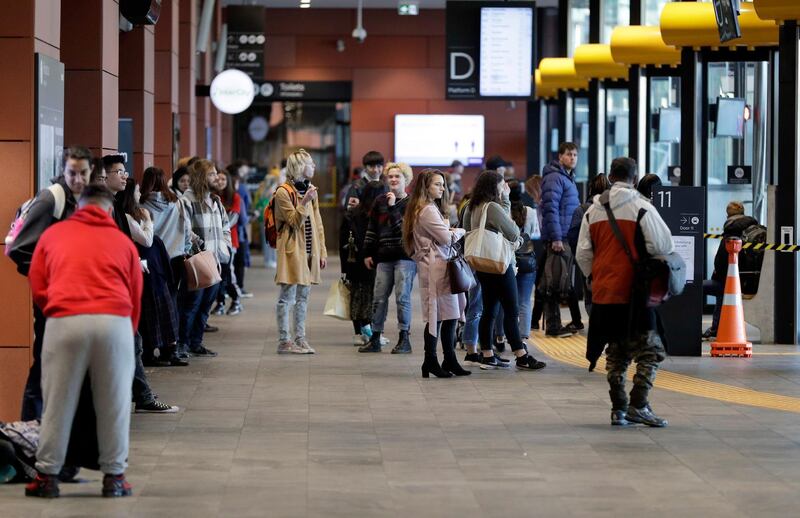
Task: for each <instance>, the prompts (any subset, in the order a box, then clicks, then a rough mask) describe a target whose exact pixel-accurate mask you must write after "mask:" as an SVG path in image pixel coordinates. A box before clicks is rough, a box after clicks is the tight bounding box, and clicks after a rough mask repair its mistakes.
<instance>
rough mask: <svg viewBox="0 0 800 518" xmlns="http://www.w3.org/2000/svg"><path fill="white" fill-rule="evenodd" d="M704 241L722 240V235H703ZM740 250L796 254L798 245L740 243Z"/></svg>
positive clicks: (798, 248) (799, 249)
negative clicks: (749, 249)
mask: <svg viewBox="0 0 800 518" xmlns="http://www.w3.org/2000/svg"><path fill="white" fill-rule="evenodd" d="M703 237H704V238H706V239H723V238H724V237H725V236H724V235H722V234H703ZM742 248H743V249H746V248H752V249H753V250H775V251H776V252H798V251H800V245H779V244H777V243H742Z"/></svg>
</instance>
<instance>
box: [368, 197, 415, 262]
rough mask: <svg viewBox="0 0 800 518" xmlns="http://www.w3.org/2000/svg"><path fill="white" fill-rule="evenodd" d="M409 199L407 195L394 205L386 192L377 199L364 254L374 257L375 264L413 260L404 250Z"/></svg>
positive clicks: (370, 217)
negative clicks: (405, 216) (388, 199)
mask: <svg viewBox="0 0 800 518" xmlns="http://www.w3.org/2000/svg"><path fill="white" fill-rule="evenodd" d="M408 200H409V196H406V197H405V198H403V199H402V200H397V202H396V203H395V204H394V206H392V207H390V206H389V202H388V201H387V198H386V195H385V194H384V195H382V196H380V197H378V198H377V199H376V200H375V204H374V205H373V207H372V211H370V215H369V223H368V224H367V234H366V237H365V238H364V256H365V257H372V260H373V261H375V264H377V263H389V262H393V261H400V260H406V261H410V260H411V259H410V258H409V257H408V254H406V252H405V250H403V214H404V213H405V211H406V206H407V205H408Z"/></svg>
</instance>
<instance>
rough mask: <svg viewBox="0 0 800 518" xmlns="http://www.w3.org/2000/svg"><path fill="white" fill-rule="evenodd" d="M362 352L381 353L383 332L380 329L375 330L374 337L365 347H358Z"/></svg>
mask: <svg viewBox="0 0 800 518" xmlns="http://www.w3.org/2000/svg"><path fill="white" fill-rule="evenodd" d="M358 352H360V353H379V352H381V333H380V331H373V332H372V337H371V338H370V339H369V342H367V344H366V345H365V346H363V347H359V348H358Z"/></svg>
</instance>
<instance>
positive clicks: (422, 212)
mask: <svg viewBox="0 0 800 518" xmlns="http://www.w3.org/2000/svg"><path fill="white" fill-rule="evenodd" d="M448 197H449V196H448V193H447V184H446V183H445V179H444V173H442V172H441V171H439V170H438V169H426V170H424V171H422V173H420V176H419V178H418V179H417V182H416V184H415V186H414V193H413V194H412V195H411V199H410V200H409V201H408V205H407V206H406V211H405V216H404V218H403V247H404V248H405V251H406V253H407V254H408V255H409V256H411V257H413V259H414V261H415V262H416V264H417V269H418V270H419V283H420V298H421V299H422V315H423V319H424V320H425V332H424V334H425V361H424V362H423V364H422V377H423V378H427V377H429V376H430V375H431V374H433V375H434V376H436V377H437V378H450V377H451V376H453V375H454V374H455V375H456V376H466V375H469V374H471V372H470V371H468V370H465V369H463V368H462V367H461V365H459V364H458V360H457V359H456V351H455V345H456V325H457V322H458V321H459V320H463V319H464V308H465V307H466V305H467V301H466V297H465V296H464V294H463V293H459V294H455V293H453V292H452V291H451V289H450V281H449V280H448V277H447V261H448V259H450V258H451V257H452V255H453V253H454V251H453V245H454V244H455V243H456V241H458V240H459V239H461V238H462V237H463V236H464V233H465V232H464V229H460V228H450V226H449V225H448V223H447V217H446V214H447V199H448ZM440 333H441V336H442V349H443V353H444V362H443V363H442V365H439V360H438V359H437V357H436V343H437V342H438V335H439V334H440Z"/></svg>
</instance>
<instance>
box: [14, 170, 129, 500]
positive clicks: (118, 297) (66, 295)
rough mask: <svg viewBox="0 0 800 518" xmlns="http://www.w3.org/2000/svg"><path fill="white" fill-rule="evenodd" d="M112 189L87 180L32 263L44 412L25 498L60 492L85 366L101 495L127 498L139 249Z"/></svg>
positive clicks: (42, 241) (47, 233)
mask: <svg viewBox="0 0 800 518" xmlns="http://www.w3.org/2000/svg"><path fill="white" fill-rule="evenodd" d="M113 204H114V196H113V195H112V194H111V191H109V190H108V188H107V187H105V186H103V185H90V186H88V187H86V188H85V189H84V191H83V194H82V195H81V198H80V202H79V204H78V207H79V208H78V210H77V211H76V212H75V214H73V215H72V217H70V218H69V219H68V220H66V221H64V222H62V223H58V224H56V225H53V226H52V227H51V228H49V229H48V230H47V231H45V232H44V233H43V234H42V236H41V238H40V239H39V243H38V245H37V246H36V251H35V252H34V254H33V259H32V261H31V268H30V273H29V274H28V278H29V280H30V284H31V289H32V291H33V301H34V303H35V304H36V305H37V306H38V307H40V308H42V311H43V313H44V315H45V316H46V317H47V331H46V332H45V336H44V345H43V348H42V389H43V396H44V414H43V417H42V426H41V435H40V439H39V449H38V451H37V453H36V458H37V462H36V469H37V470H38V472H39V474H38V475H37V477H36V479H34V481H33V482H31V483H30V484H28V486H27V487H26V488H25V494H26V495H27V496H38V497H44V498H55V497H57V496H58V494H59V493H58V473H59V472H60V471H61V468H62V465H63V464H64V457H65V455H66V451H67V445H68V443H69V435H70V430H71V428H72V421H73V419H74V417H75V410H76V408H77V405H78V399H79V396H80V392H81V386H82V384H83V380H84V378H85V377H86V373H87V372H88V373H89V375H90V376H91V380H92V396H93V399H94V407H95V411H96V413H97V435H98V437H97V439H98V446H99V452H100V456H99V459H98V461H99V464H100V469H101V470H102V471H103V473H104V474H105V477H104V478H103V492H102V494H103V496H127V495H130V494H131V486H130V485H129V484H128V483H127V482H126V481H125V474H124V473H125V468H126V467H127V458H128V433H129V428H130V412H131V384H132V381H133V369H134V354H133V350H134V348H133V332H135V331H136V328H137V326H138V323H139V313H140V309H141V308H140V301H141V297H142V270H141V265H140V263H139V254H138V253H137V251H136V248H135V247H134V246H133V243H132V242H131V241H130V239H128V237H127V236H126V235H125V234H123V233H122V232H120V230H119V229H118V228H117V225H116V223H115V222H114V219H113V218H112V217H111V214H112V211H113Z"/></svg>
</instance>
